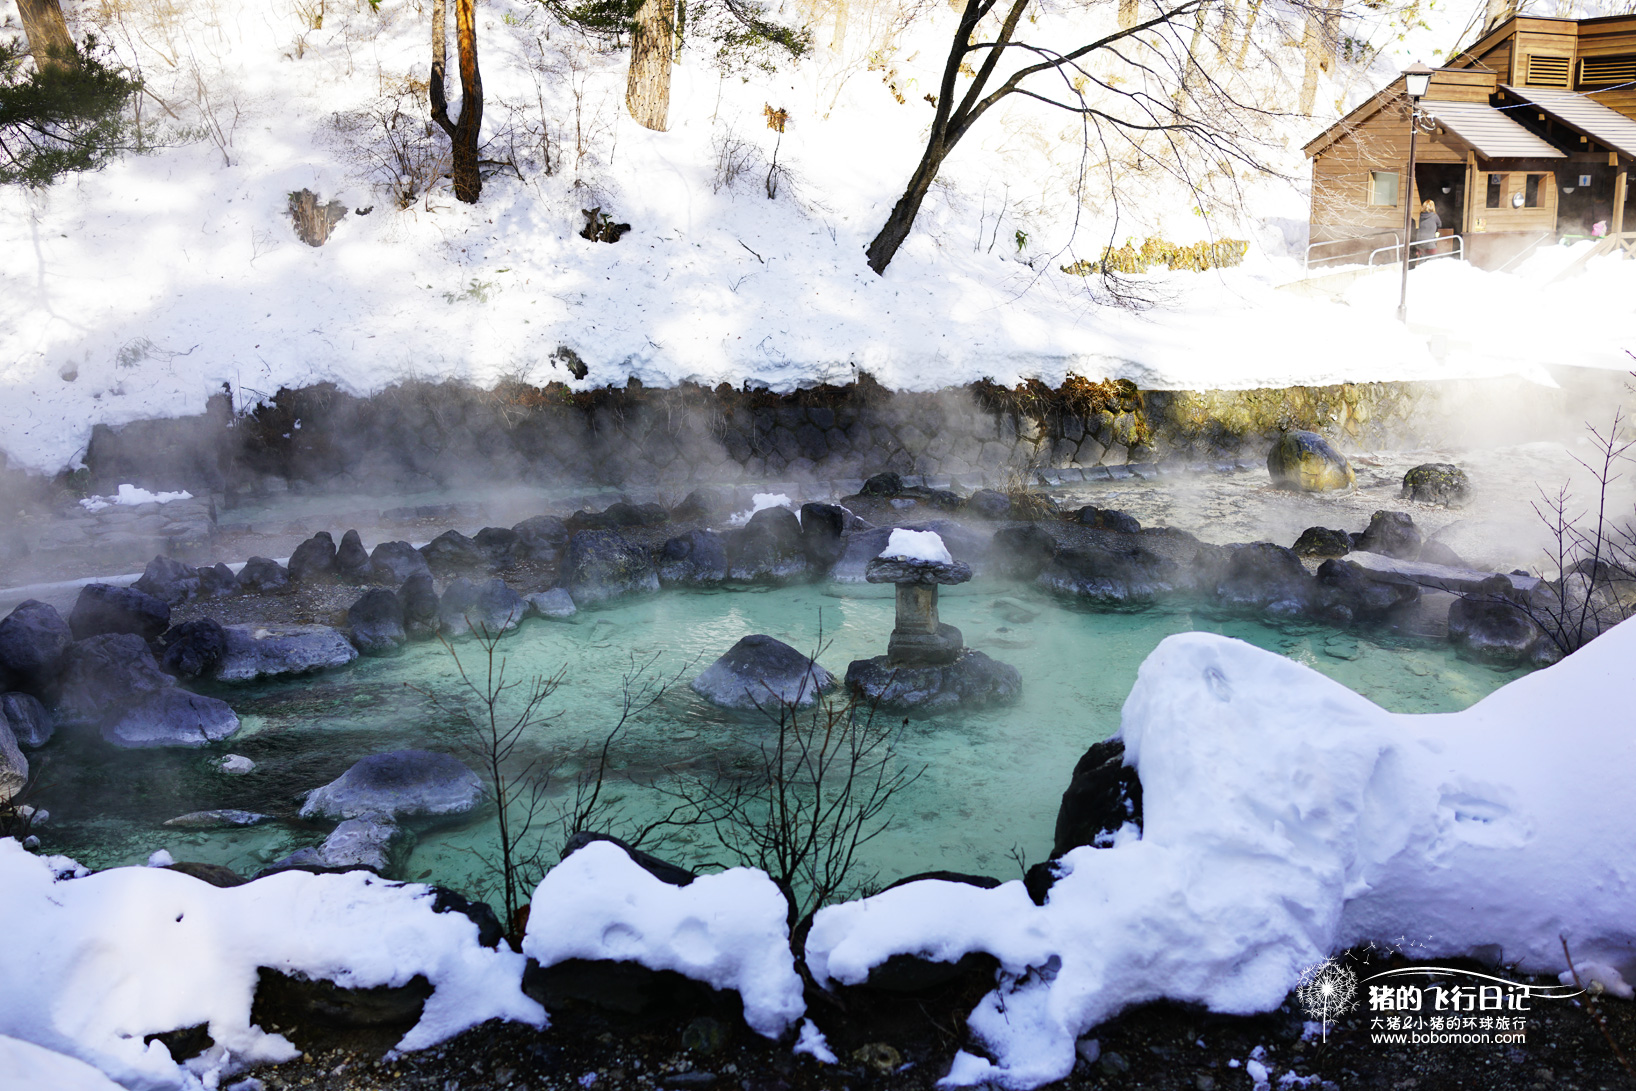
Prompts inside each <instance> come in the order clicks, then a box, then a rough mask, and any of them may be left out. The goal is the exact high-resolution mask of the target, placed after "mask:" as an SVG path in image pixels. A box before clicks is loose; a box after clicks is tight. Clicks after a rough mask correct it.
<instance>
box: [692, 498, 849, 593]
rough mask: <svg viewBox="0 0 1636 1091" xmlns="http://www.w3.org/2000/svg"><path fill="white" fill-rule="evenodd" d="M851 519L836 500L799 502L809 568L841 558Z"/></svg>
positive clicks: (825, 567)
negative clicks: (827, 502)
mask: <svg viewBox="0 0 1636 1091" xmlns="http://www.w3.org/2000/svg"><path fill="white" fill-rule="evenodd" d="M851 521H852V513H851V512H850V511H847V510H846V509H845V508H843V507H841V506H840V505H839V504H817V503H812V504H802V505H801V545H802V548H804V549H805V550H806V551H807V560H808V561H810V562H812V566H813V568H815V569H817V570H818V571H820V572H821V571H824V570H826V569H828V568H829V566H830V565H832V564H834V563H835V562H836V561H838V560H840V559H841V554H843V553H845V552H846V539H845V537H844V535H845V534H846V528H847V524H848V523H849V522H851ZM661 578H663V577H661Z"/></svg>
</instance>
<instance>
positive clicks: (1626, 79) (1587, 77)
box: [1579, 53, 1636, 85]
mask: <svg viewBox="0 0 1636 1091" xmlns="http://www.w3.org/2000/svg"><path fill="white" fill-rule="evenodd" d="M1579 82H1580V83H1582V84H1583V83H1588V84H1598V85H1602V84H1609V83H1636V53H1626V54H1624V55H1622V56H1618V57H1586V58H1585V59H1584V60H1582V61H1580V62H1579Z"/></svg>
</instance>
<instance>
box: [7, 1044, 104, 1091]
mask: <svg viewBox="0 0 1636 1091" xmlns="http://www.w3.org/2000/svg"><path fill="white" fill-rule="evenodd" d="M0 1081H3V1086H4V1087H5V1088H6V1089H7V1091H124V1089H123V1088H121V1087H120V1086H119V1084H117V1083H115V1082H114V1081H113V1080H110V1079H109V1078H108V1077H107V1076H104V1075H103V1074H102V1073H101V1072H99V1071H97V1070H96V1069H95V1068H92V1067H91V1066H90V1065H88V1064H86V1063H85V1062H84V1061H79V1060H75V1059H74V1058H73V1057H67V1056H64V1055H63V1054H61V1053H53V1052H51V1050H49V1049H45V1048H43V1047H41V1046H37V1045H35V1044H34V1043H33V1042H25V1041H22V1040H21V1039H18V1038H11V1037H8V1036H6V1035H4V1034H0Z"/></svg>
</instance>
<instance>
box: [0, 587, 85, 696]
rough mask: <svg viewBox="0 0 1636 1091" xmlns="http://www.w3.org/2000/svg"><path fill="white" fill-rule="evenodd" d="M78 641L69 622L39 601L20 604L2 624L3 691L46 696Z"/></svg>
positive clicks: (0, 685)
mask: <svg viewBox="0 0 1636 1091" xmlns="http://www.w3.org/2000/svg"><path fill="white" fill-rule="evenodd" d="M73 641H74V634H73V632H72V631H70V629H69V628H68V622H66V621H64V620H63V619H62V615H61V614H59V613H57V610H56V608H55V607H53V606H49V605H47V604H46V603H43V602H40V601H39V600H37V599H28V600H27V601H25V602H22V603H19V604H18V606H17V608H16V609H15V610H13V611H12V612H11V613H9V614H7V615H6V617H5V619H4V620H0V689H20V690H23V691H25V692H27V693H32V694H34V695H35V696H36V697H43V696H45V695H46V694H47V693H48V692H49V691H50V688H51V685H52V683H53V682H55V681H56V679H57V673H58V671H59V669H60V668H61V666H62V661H63V655H64V653H66V652H67V651H68V646H69V645H70V644H72V643H73Z"/></svg>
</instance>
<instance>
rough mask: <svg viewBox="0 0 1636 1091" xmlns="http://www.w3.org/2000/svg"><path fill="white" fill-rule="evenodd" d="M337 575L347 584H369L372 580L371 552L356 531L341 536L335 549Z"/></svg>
mask: <svg viewBox="0 0 1636 1091" xmlns="http://www.w3.org/2000/svg"><path fill="white" fill-rule="evenodd" d="M335 574H336V575H337V576H339V577H340V578H341V579H343V580H345V581H346V582H347V583H368V582H369V580H370V578H371V573H370V561H369V551H368V550H366V549H364V540H363V538H361V537H359V535H358V532H357V531H356V530H349V531H347V532H346V533H345V534H343V535H341V544H340V545H338V546H336V547H335Z"/></svg>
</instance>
